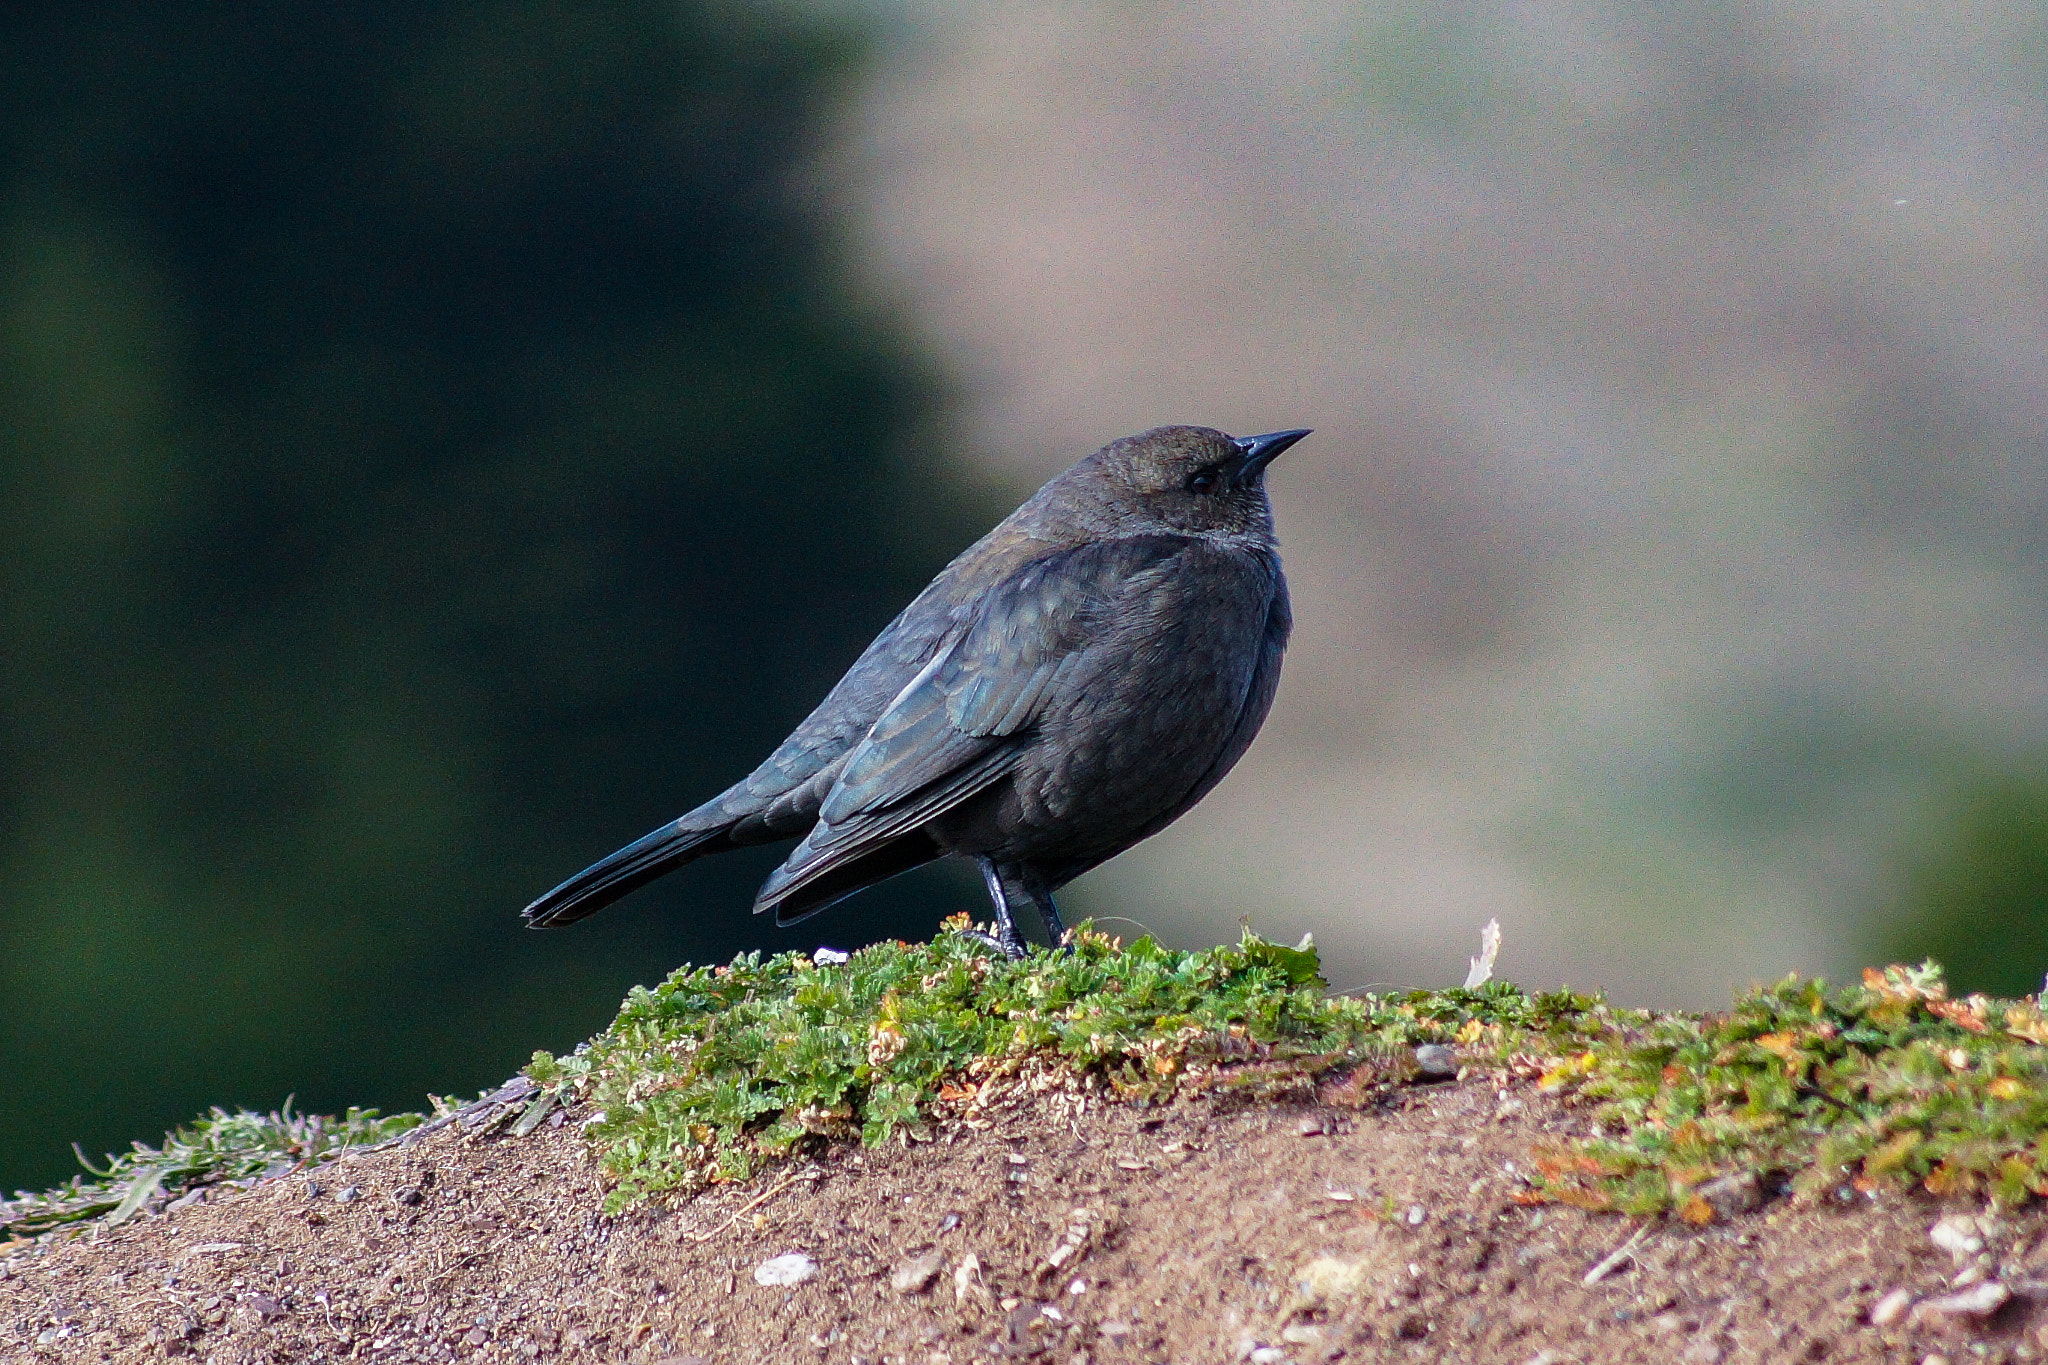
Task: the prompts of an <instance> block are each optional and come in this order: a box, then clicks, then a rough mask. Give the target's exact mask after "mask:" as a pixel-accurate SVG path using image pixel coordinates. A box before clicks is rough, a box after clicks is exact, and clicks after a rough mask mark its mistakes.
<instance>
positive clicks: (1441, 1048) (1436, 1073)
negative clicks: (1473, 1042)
mask: <svg viewBox="0 0 2048 1365" xmlns="http://www.w3.org/2000/svg"><path fill="white" fill-rule="evenodd" d="M1415 1074H1416V1076H1417V1078H1418V1079H1421V1080H1428V1081H1454V1080H1456V1079H1457V1078H1458V1053H1457V1049H1455V1048H1452V1047H1447V1046H1445V1045H1444V1044H1442V1043H1424V1044H1423V1045H1422V1046H1421V1047H1418V1048H1416V1049H1415Z"/></svg>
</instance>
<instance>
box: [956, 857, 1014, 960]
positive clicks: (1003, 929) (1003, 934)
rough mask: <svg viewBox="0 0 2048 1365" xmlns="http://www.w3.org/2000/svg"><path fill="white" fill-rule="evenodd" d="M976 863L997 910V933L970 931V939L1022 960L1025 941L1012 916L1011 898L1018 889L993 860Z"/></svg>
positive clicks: (1009, 956) (990, 899) (978, 859)
mask: <svg viewBox="0 0 2048 1365" xmlns="http://www.w3.org/2000/svg"><path fill="white" fill-rule="evenodd" d="M974 861H975V864H976V865H977V866H978V867H980V868H981V880H982V881H983V883H985V884H986V885H987V887H988V898H989V901H990V902H991V903H992V904H993V905H994V906H995V909H996V931H995V933H994V934H984V933H982V932H981V931H980V930H978V929H970V930H968V931H967V933H968V937H969V938H976V939H980V940H981V941H982V942H984V943H986V944H988V945H989V946H990V947H993V948H996V949H998V950H999V951H1000V952H1001V953H1002V954H1003V956H1004V957H1008V958H1020V957H1022V956H1024V940H1023V939H1021V938H1019V937H1018V936H1017V923H1016V921H1015V920H1014V919H1013V918H1012V917H1011V915H1010V900H1011V896H1012V895H1013V894H1014V893H1015V891H1016V889H1017V888H1013V887H1011V886H1010V885H1009V884H1008V883H1007V882H1006V881H1005V880H1004V877H1003V874H1002V872H1001V871H1000V870H999V869H998V868H997V867H996V865H995V862H994V861H993V860H992V859H989V858H976V859H975V860H974Z"/></svg>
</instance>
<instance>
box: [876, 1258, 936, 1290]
mask: <svg viewBox="0 0 2048 1365" xmlns="http://www.w3.org/2000/svg"><path fill="white" fill-rule="evenodd" d="M942 1259H943V1254H942V1253H940V1252H937V1251H927V1252H926V1253H925V1254H924V1255H922V1256H913V1257H911V1258H910V1259H909V1260H907V1261H904V1262H902V1263H901V1264H899V1265H898V1266H897V1267H896V1268H895V1269H894V1270H892V1271H890V1272H889V1287H890V1288H891V1289H893V1290H895V1291H896V1292H897V1293H899V1294H922V1293H923V1292H924V1291H925V1290H927V1289H930V1288H931V1287H932V1281H934V1280H936V1279H938V1278H939V1264H940V1262H941V1260H942Z"/></svg>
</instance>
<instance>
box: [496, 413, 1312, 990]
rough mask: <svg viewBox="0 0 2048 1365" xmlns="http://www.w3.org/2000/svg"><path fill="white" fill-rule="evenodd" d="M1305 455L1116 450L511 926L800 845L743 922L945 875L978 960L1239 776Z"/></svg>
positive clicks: (1038, 502)
mask: <svg viewBox="0 0 2048 1365" xmlns="http://www.w3.org/2000/svg"><path fill="white" fill-rule="evenodd" d="M1306 435H1308V432H1306V431H1275V432H1271V433H1269V434H1267V435H1264V436H1242V437H1237V438H1232V437H1229V436H1226V435H1224V434H1223V433H1222V432H1220V431H1212V430H1210V429H1209V428H1207V427H1157V428H1154V429H1153V430H1151V431H1147V432H1144V433H1142V434H1140V435H1137V436H1126V437H1125V438H1123V439H1122V440H1120V441H1112V442H1111V443H1110V444H1108V445H1106V446H1104V447H1103V448H1102V449H1101V450H1098V451H1096V452H1095V453H1094V454H1093V455H1090V456H1089V457H1088V458H1086V459H1084V460H1082V461H1081V462H1080V463H1078V464H1076V465H1075V466H1074V467H1073V468H1071V469H1069V470H1067V471H1066V472H1065V473H1064V474H1061V475H1060V476H1059V477H1057V478H1055V479H1053V480H1052V482H1050V483H1048V484H1046V485H1045V487H1043V488H1041V489H1039V490H1038V492H1037V493H1036V494H1035V495H1033V497H1032V498H1031V500H1030V501H1029V502H1026V503H1025V504H1024V505H1023V506H1022V507H1019V508H1018V509H1017V510H1016V511H1015V512H1013V513H1011V514H1010V516H1009V518H1008V519H1007V520H1006V521H1004V522H1003V524H1002V525H1000V526H998V527H996V528H995V530H993V531H990V532H989V533H988V534H987V535H985V536H983V537H982V538H981V539H980V540H979V541H977V542H976V543H975V544H974V545H973V546H971V547H970V548H969V549H968V550H967V551H966V553H964V554H962V555H961V556H960V557H959V558H958V559H955V560H954V561H953V562H952V563H951V564H948V565H947V566H946V567H945V569H944V571H942V572H941V573H940V574H939V576H938V577H937V578H935V579H933V580H932V582H931V585H930V586H929V587H927V588H926V589H925V590H924V591H923V592H921V593H919V594H918V596H917V599H916V600H915V601H913V602H912V603H911V604H910V605H909V606H908V607H905V608H904V609H903V613H902V614H901V615H900V616H898V617H897V618H896V619H895V620H894V621H891V622H890V623H889V625H888V627H887V628H886V629H885V630H883V631H882V633H881V634H880V635H878V636H877V637H875V641H874V643H873V644H871V645H869V646H868V647H867V651H866V652H865V653H863V654H862V655H861V656H860V658H859V659H858V660H856V661H855V663H854V665H853V667H852V668H850V669H848V670H847V672H846V676H845V677H843V678H841V679H840V680H839V683H838V685H837V686H835V687H834V688H833V689H832V691H831V692H830V694H828V695H827V696H826V698H825V700H824V701H822V702H820V703H819V705H818V709H817V710H815V711H813V712H811V714H810V715H809V716H808V717H806V718H805V720H804V722H803V724H801V725H799V726H797V728H796V732H795V733H794V734H792V735H790V737H789V738H788V739H786V740H784V741H783V742H782V746H781V747H780V748H778V749H777V750H776V751H775V752H774V753H772V754H770V755H769V756H768V759H767V761H766V762H764V763H763V764H762V765H761V766H760V767H758V768H756V769H755V770H754V771H753V772H752V773H749V774H748V775H747V777H746V778H745V779H744V780H742V781H741V782H739V783H737V784H736V785H734V786H733V787H731V788H730V789H728V790H726V791H724V792H722V793H720V794H719V795H717V796H715V797H713V798H712V799H711V800H709V801H707V802H705V803H704V804H703V805H701V806H699V807H697V809H695V810H693V811H691V812H690V813H689V814H687V815H685V816H683V817H682V818H681V819H679V820H676V821H675V822H673V823H672V824H667V825H663V826H662V827H661V828H660V829H658V830H655V831H654V832H653V833H652V834H649V835H648V836H647V837H646V838H644V839H640V840H638V841H636V842H634V843H631V844H628V845H627V846H626V847H624V848H622V849H620V850H619V851H618V852H616V853H614V854H612V855H611V856H610V857H608V858H605V859H604V860H602V861H601V862H598V863H596V864H594V865H592V866H590V867H587V868H585V869H584V870H583V871H581V872H579V873H577V874H576V875H575V876H573V877H571V878H570V879H569V880H568V881H565V882H563V883H562V884H561V885H560V886H558V887H556V888H555V889H554V890H552V891H550V892H548V893H547V894H546V895H545V896H542V897H541V898H540V899H539V900H537V901H535V902H534V903H533V904H531V905H529V906H527V907H526V919H527V922H528V923H529V924H531V925H532V926H533V927H535V928H552V927H553V926H555V925H558V924H569V923H573V922H574V921H576V920H579V919H582V918H583V917H584V916H585V915H590V914H594V913H596V912H597V911H599V910H602V909H603V908H604V907H605V906H607V905H609V904H611V903H612V902H613V901H615V900H617V899H619V898H620V897H621V896H624V895H626V894H627V893H628V892H630V891H633V890H635V889H636V888H638V887H641V886H644V885H646V884H647V883H648V882H651V881H653V880H654V879H655V878H656V877H659V876H661V875H663V874H664V873H667V872H671V871H673V870H675V869H676V868H678V867H681V866H682V865H683V864H684V863H687V862H690V861H692V860H694V859H697V858H701V857H703V856H704V855H705V854H707V853H719V852H723V851H724V850H726V849H729V848H740V847H743V846H745V845H748V844H763V843H770V842H772V841H774V840H777V839H791V838H799V837H801V842H800V843H798V844H797V846H796V848H795V849H794V850H793V851H792V852H791V853H790V855H789V860H788V861H787V862H785V863H783V865H782V866H781V867H779V868H777V869H776V870H775V872H774V873H773V875H771V876H770V877H769V878H768V880H767V882H766V883H765V884H764V885H763V886H762V887H761V894H760V896H759V897H758V898H757V899H756V900H755V902H754V910H755V913H757V914H758V913H760V912H762V911H766V910H773V911H774V912H775V922H776V923H777V924H793V923H795V922H796V921H798V920H800V919H803V918H804V917H806V916H808V915H813V914H816V913H817V912H818V911H820V910H823V909H824V908H825V907H826V906H828V905H831V904H833V903H834V902H835V901H838V900H841V899H842V898H844V897H847V896H850V895H852V894H853V893H854V892H856V891H859V890H862V889H863V888H865V887H869V886H873V885H874V884H875V883H876V882H879V881H882V880H884V879H886V878H889V877H893V876H895V875H896V874H897V873H899V872H907V871H909V870H910V869H911V868H913V867H918V866H920V865H922V864H924V863H928V862H931V861H932V860H933V859H935V858H941V857H945V856H947V855H949V854H951V855H958V856H960V857H965V858H972V859H973V860H974V861H975V862H976V863H978V864H979V865H980V867H981V874H982V877H983V879H984V880H985V881H986V882H987V883H988V892H989V898H990V899H991V900H993V901H994V902H995V914H996V941H997V942H998V944H999V945H1000V946H1001V947H1002V949H1003V951H1004V952H1006V953H1008V954H1010V955H1011V956H1013V957H1014V956H1018V955H1021V954H1022V952H1023V944H1022V941H1021V940H1020V939H1019V938H1018V936H1017V930H1016V927H1015V922H1014V915H1015V912H1016V911H1017V910H1018V908H1019V907H1020V906H1022V905H1025V904H1027V903H1028V904H1030V905H1033V906H1035V907H1036V908H1037V910H1038V913H1039V916H1040V917H1041V918H1042V920H1043V923H1044V929H1045V933H1046V935H1047V938H1048V940H1049V941H1050V942H1052V943H1054V944H1057V943H1058V942H1059V941H1060V938H1061V935H1062V934H1063V932H1064V930H1063V929H1062V927H1061V924H1060V916H1059V910H1058V909H1057V907H1055V906H1054V904H1053V899H1052V897H1053V892H1054V891H1056V890H1058V889H1059V888H1060V887H1062V886H1064V885H1066V884H1067V883H1068V882H1070V881H1072V880H1073V879H1074V878H1076V877H1078V876H1080V875H1081V874H1082V873H1083V872H1086V871H1087V870H1088V869H1090V868H1092V867H1094V866H1096V865H1097V864H1099V863H1102V862H1105V861H1107V860H1108V859H1110V858H1113V857H1115V856H1116V855H1117V854H1119V853H1121V852H1123V851H1124V850H1125V849H1127V848H1129V847H1130V846H1131V845H1133V844H1135V843H1137V842H1138V841H1139V840H1141V839H1145V838H1147V837H1149V836H1151V835H1153V834H1156V833H1158V832H1159V831H1160V830H1162V829H1164V828H1165V827H1166V826H1167V825H1168V824H1170V823H1172V822H1173V821H1174V820H1175V819H1177V818H1178V817H1179V816H1180V814H1181V813H1182V812H1183V811H1185V810H1187V809H1188V808H1189V807H1190V806H1192V805H1194V804H1195V802H1197V801H1199V800H1201V799H1202V798H1203V797H1204V796H1206V795H1207V794H1208V792H1209V789H1210V788H1212V787H1214V786H1215V785H1216V784H1217V783H1218V782H1219V781H1221V780H1222V778H1223V775H1224V774H1225V773H1227V772H1229V771H1230V769H1231V765H1233V764H1235V763H1236V762H1237V760H1238V759H1239V758H1240V757H1242V756H1243V754H1244V751H1245V749H1246V747H1247V746H1249V745H1250V744H1251V742H1252V736H1253V735H1255V734H1257V733H1258V730H1259V725H1260V723H1261V722H1263V721H1264V720H1265V718H1266V711H1267V708H1268V707H1269V706H1271V705H1272V701H1273V689H1274V686H1275V684H1276V683H1277V682H1278V681H1279V678H1280V656H1281V653H1282V651H1283V650H1285V648H1286V646H1287V633H1288V629H1289V627H1290V625H1291V624H1292V619H1293V618H1292V616H1291V614H1290V612H1289V610H1288V605H1287V582H1286V580H1285V579H1284V578H1283V577H1282V576H1281V573H1280V556H1279V553H1278V550H1277V548H1276V542H1275V540H1274V537H1273V509H1272V507H1271V505H1270V504H1268V503H1267V501H1266V487H1265V474H1266V466H1267V465H1268V464H1269V463H1270V462H1271V461H1272V459H1273V457H1274V456H1276V455H1278V454H1280V452H1281V451H1283V450H1286V449H1287V448H1288V447H1289V446H1291V445H1293V444H1294V443H1295V442H1296V441H1299V440H1300V439H1301V438H1302V437H1304V436H1306Z"/></svg>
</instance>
